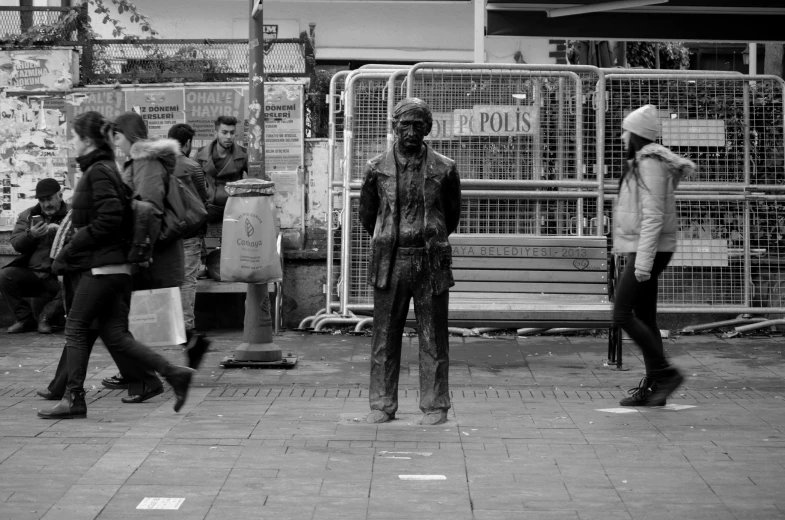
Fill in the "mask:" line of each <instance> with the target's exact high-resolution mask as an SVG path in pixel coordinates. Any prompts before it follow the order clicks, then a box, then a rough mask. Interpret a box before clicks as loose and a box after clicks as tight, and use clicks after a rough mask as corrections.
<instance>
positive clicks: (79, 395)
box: [38, 390, 87, 419]
mask: <svg viewBox="0 0 785 520" xmlns="http://www.w3.org/2000/svg"><path fill="white" fill-rule="evenodd" d="M38 417H41V418H42V419H85V418H86V417H87V403H85V400H84V390H81V391H71V392H66V393H65V395H64V396H63V398H62V399H61V400H60V402H59V403H58V404H57V406H55V407H54V408H52V409H51V410H41V411H39V412H38Z"/></svg>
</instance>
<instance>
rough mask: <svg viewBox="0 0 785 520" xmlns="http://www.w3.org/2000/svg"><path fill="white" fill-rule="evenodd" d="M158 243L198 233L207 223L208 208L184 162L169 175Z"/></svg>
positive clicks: (177, 164) (176, 166) (178, 162)
mask: <svg viewBox="0 0 785 520" xmlns="http://www.w3.org/2000/svg"><path fill="white" fill-rule="evenodd" d="M168 177H169V181H168V184H167V187H166V198H165V199H164V215H163V221H162V223H161V232H160V233H159V234H158V241H160V242H162V243H164V244H166V243H169V242H173V241H175V240H177V239H178V238H181V237H183V236H188V235H190V234H192V233H194V232H196V231H198V230H199V229H200V228H201V227H202V226H203V225H204V223H205V222H207V208H205V206H204V203H203V202H202V199H201V197H199V194H198V193H197V191H196V186H194V183H193V181H192V180H191V177H190V176H189V175H188V173H187V172H186V171H185V165H184V164H183V162H182V161H177V163H176V165H175V169H174V171H173V172H171V173H170V174H169V175H168Z"/></svg>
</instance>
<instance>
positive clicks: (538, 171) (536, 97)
mask: <svg viewBox="0 0 785 520" xmlns="http://www.w3.org/2000/svg"><path fill="white" fill-rule="evenodd" d="M540 82H541V80H540V78H539V77H537V78H532V97H533V101H534V103H537V104H538V105H539V107H540V108H542V106H543V102H542V98H541V97H540V95H541V93H542V88H541V85H540ZM538 124H539V125H542V121H539V122H538ZM540 137H541V134H540V133H539V132H538V135H536V136H534V137H532V180H535V181H538V180H540V179H542V146H540ZM534 204H535V206H534V207H535V210H534V234H535V235H542V202H541V200H540V199H539V198H538V199H537V200H536V201H535V203H534Z"/></svg>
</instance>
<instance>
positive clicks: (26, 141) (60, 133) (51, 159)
mask: <svg viewBox="0 0 785 520" xmlns="http://www.w3.org/2000/svg"><path fill="white" fill-rule="evenodd" d="M50 105H51V106H52V107H53V108H50ZM62 107H63V103H62V98H61V97H58V96H49V95H43V94H42V95H33V94H31V95H20V96H16V95H7V93H6V92H5V91H0V185H2V186H1V187H0V204H2V206H0V208H1V209H0V230H9V229H13V226H14V223H15V222H16V216H17V215H18V214H19V213H21V212H22V211H24V210H25V209H27V208H29V207H31V206H33V205H34V204H36V202H37V201H36V199H35V185H36V184H37V183H38V181H40V180H41V179H43V178H46V177H51V178H54V179H57V181H58V182H60V183H61V184H62V185H63V187H64V189H65V190H66V192H65V194H64V196H65V197H66V198H70V197H69V195H70V193H69V192H70V189H71V186H70V183H69V182H68V176H67V173H68V137H67V134H66V118H65V114H64V111H63V110H62Z"/></svg>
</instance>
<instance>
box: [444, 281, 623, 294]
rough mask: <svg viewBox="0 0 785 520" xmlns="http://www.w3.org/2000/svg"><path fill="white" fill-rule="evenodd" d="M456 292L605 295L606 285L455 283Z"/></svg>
mask: <svg viewBox="0 0 785 520" xmlns="http://www.w3.org/2000/svg"><path fill="white" fill-rule="evenodd" d="M454 289H455V290H456V291H458V292H480V293H488V292H498V293H504V292H506V293H557V294H605V293H607V292H608V285H607V284H606V283H602V284H590V283H589V284H583V283H564V284H561V283H514V282H464V281H458V282H456V283H455V287H454Z"/></svg>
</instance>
